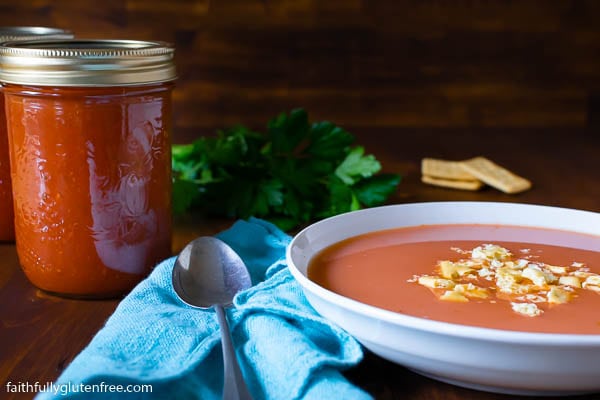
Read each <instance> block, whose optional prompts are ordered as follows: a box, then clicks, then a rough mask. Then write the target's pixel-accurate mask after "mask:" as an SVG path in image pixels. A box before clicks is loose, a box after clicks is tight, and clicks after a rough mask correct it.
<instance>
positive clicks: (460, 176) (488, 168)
mask: <svg viewBox="0 0 600 400" xmlns="http://www.w3.org/2000/svg"><path fill="white" fill-rule="evenodd" d="M421 173H422V177H421V180H422V181H423V182H424V183H427V184H430V185H435V186H442V187H447V188H452V189H462V190H479V189H481V188H482V187H483V186H484V185H485V184H487V185H489V186H492V187H494V188H496V189H498V190H501V191H503V192H504V193H510V194H514V193H520V192H523V191H525V190H527V189H529V188H531V182H530V181H528V180H527V179H525V178H523V177H520V176H518V175H516V174H514V173H512V172H511V171H509V170H508V169H506V168H503V167H501V166H499V165H498V164H496V163H494V162H493V161H490V160H488V159H487V158H485V157H475V158H471V159H469V160H464V161H447V160H439V159H435V158H424V159H423V160H422V162H421Z"/></svg>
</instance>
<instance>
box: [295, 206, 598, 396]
mask: <svg viewBox="0 0 600 400" xmlns="http://www.w3.org/2000/svg"><path fill="white" fill-rule="evenodd" d="M286 257H287V261H288V265H289V268H290V271H291V273H292V274H293V276H294V277H295V278H296V280H297V281H298V282H299V284H300V285H301V287H302V289H303V291H304V294H305V295H306V297H307V299H308V301H309V302H310V303H311V305H312V306H313V307H314V308H315V309H316V310H317V312H319V313H320V314H322V315H323V316H324V317H326V318H328V319H330V320H332V321H334V322H335V323H337V324H338V325H339V326H340V327H342V328H343V329H345V330H347V331H348V332H349V333H350V334H352V335H353V336H354V337H355V338H356V339H357V340H359V341H360V342H361V343H362V344H363V345H364V346H365V347H366V348H367V349H369V350H370V351H372V352H373V353H375V354H377V355H379V356H381V357H383V358H385V359H387V360H390V361H392V362H395V363H398V364H401V365H404V366H406V367H407V368H410V369H412V370H414V371H415V372H417V373H420V374H422V375H425V376H429V377H431V378H434V379H437V380H441V381H444V382H448V383H451V384H456V385H459V386H463V387H468V388H472V389H478V390H485V391H491V392H498V393H506V394H521V395H564V394H580V393H581V394H582V393H591V392H597V391H600V380H599V379H598V378H599V377H600V214H599V213H594V212H589V211H582V210H573V209H565V208H557V207H547V206H539V205H526V204H514V203H493V202H432V203H415V204H403V205H393V206H385V207H376V208H371V209H366V210H360V211H354V212H350V213H346V214H342V215H338V216H335V217H332V218H328V219H325V220H322V221H320V222H317V223H315V224H313V225H311V226H309V227H307V228H306V229H304V230H302V231H301V232H300V233H298V234H297V235H296V236H295V237H294V238H293V240H292V242H291V243H290V245H289V247H288V249H287V254H286Z"/></svg>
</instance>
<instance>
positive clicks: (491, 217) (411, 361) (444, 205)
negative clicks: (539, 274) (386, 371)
mask: <svg viewBox="0 0 600 400" xmlns="http://www.w3.org/2000/svg"><path fill="white" fill-rule="evenodd" d="M456 223H466V224H469V223H477V224H503V225H520V226H534V227H542V228H552V229H562V230H569V231H575V232H581V233H587V234H594V235H600V214H599V213H593V212H588V211H580V210H572V209H565V208H556V207H546V206H536V205H525V204H514V203H492V202H438V203H416V204H404V205H394V206H385V207H376V208H371V209H365V210H360V211H355V212H350V213H346V214H342V215H338V216H335V217H331V218H328V219H325V220H322V221H320V222H317V223H315V224H313V225H311V226H309V227H308V228H306V229H304V230H303V231H301V232H300V233H299V234H297V235H296V236H295V237H294V239H293V240H292V242H291V243H290V245H289V247H288V249H287V254H286V257H287V262H288V265H289V268H290V271H291V273H292V274H293V276H294V277H295V278H296V280H297V281H298V282H299V283H300V285H301V286H302V289H303V291H304V294H305V295H306V297H307V299H308V301H309V302H310V304H311V305H312V306H313V307H314V308H315V310H317V312H319V313H320V314H321V315H323V316H324V317H326V318H328V319H330V320H331V321H334V322H335V323H336V324H338V325H339V326H340V327H342V328H343V329H345V330H346V331H348V332H349V333H350V334H351V335H353V336H354V337H355V338H356V339H357V340H358V341H360V342H361V343H362V344H363V345H364V346H365V347H366V348H367V349H369V350H371V351H372V352H373V353H375V354H377V355H379V356H381V357H383V358H385V359H387V360H390V361H393V362H395V363H398V364H401V365H404V366H406V367H408V368H410V369H412V370H414V371H416V372H418V373H420V374H422V375H425V376H428V377H431V378H434V379H437V380H440V381H444V382H447V383H452V384H455V385H459V386H463V387H468V388H472V389H478V390H485V391H491V392H498V393H506V394H521V395H566V394H581V393H590V392H597V391H600V335H577V334H551V333H533V332H531V333H530V332H517V331H508V330H499V329H487V328H479V327H474V326H466V325H458V324H450V323H445V322H439V321H432V320H427V319H422V318H417V317H412V316H408V315H404V314H400V313H396V312H392V311H387V310H383V309H380V308H377V307H373V306H369V305H367V304H364V303H361V302H358V301H355V300H352V299H349V298H347V297H344V296H341V295H339V294H336V293H334V292H331V291H329V290H327V289H325V288H323V287H321V286H319V285H317V284H316V283H314V282H313V281H311V280H309V279H308V277H307V267H308V263H309V260H310V259H311V258H312V257H313V256H314V255H315V254H316V253H317V252H319V251H320V250H322V249H323V248H325V247H327V246H329V245H331V244H334V243H336V242H339V241H340V240H343V239H346V238H348V237H352V236H356V235H359V234H363V233H367V232H372V231H377V230H381V229H388V228H396V227H406V226H415V225H423V224H426V225H427V224H456ZM599 313H600V310H599Z"/></svg>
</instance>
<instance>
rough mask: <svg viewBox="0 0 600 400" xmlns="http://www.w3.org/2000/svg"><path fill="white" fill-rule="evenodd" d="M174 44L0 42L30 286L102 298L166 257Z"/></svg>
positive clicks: (21, 248)
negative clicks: (172, 45) (1, 43)
mask: <svg viewBox="0 0 600 400" xmlns="http://www.w3.org/2000/svg"><path fill="white" fill-rule="evenodd" d="M173 53H174V49H173V48H172V47H171V46H170V45H168V44H166V43H162V42H141V41H125V40H63V41H58V40H48V41H35V42H33V41H31V42H9V43H6V44H4V45H3V46H1V47H0V81H1V82H2V85H3V90H4V94H5V102H6V118H7V128H8V138H9V150H10V161H11V171H12V174H11V176H12V184H13V196H14V206H15V207H14V208H15V233H16V247H17V253H18V256H19V261H20V264H21V266H22V268H23V271H24V272H25V275H26V276H27V277H28V278H29V280H30V281H31V282H32V283H33V284H34V285H35V286H37V287H38V288H40V289H43V290H45V291H48V292H52V293H57V294H63V295H69V296H76V297H110V296H114V295H118V294H121V293H124V292H126V291H128V290H129V289H131V288H132V287H133V286H134V285H135V284H136V283H137V282H138V281H140V280H141V279H142V278H143V277H144V276H146V275H147V274H148V273H149V271H150V270H151V269H152V268H153V266H154V265H155V264H156V263H157V262H158V261H160V260H162V259H164V258H166V257H168V256H170V255H171V151H170V149H171V147H170V146H171V143H170V134H171V129H172V121H171V119H172V112H171V108H172V102H171V92H172V89H173V81H174V80H175V67H174V62H173Z"/></svg>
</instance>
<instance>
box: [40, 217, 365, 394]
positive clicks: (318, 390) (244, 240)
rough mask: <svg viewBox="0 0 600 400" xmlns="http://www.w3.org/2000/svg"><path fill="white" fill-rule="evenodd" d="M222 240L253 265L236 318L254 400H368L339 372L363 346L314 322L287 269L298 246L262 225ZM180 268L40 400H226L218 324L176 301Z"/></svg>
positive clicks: (120, 315)
mask: <svg viewBox="0 0 600 400" xmlns="http://www.w3.org/2000/svg"><path fill="white" fill-rule="evenodd" d="M217 236H218V237H219V238H220V239H221V240H223V241H225V242H226V243H227V244H229V245H230V246H231V247H232V248H233V249H234V250H235V251H236V252H238V254H239V255H240V256H241V257H242V259H243V260H244V261H245V262H246V264H247V266H248V269H249V270H250V272H251V276H252V282H253V284H254V286H253V287H251V288H250V289H248V290H246V291H244V292H241V293H239V294H238V296H237V297H236V299H235V300H234V303H235V308H231V309H229V310H228V317H229V321H230V323H231V331H232V338H233V342H234V344H235V347H236V352H237V355H238V359H239V361H240V364H241V368H242V371H243V372H244V376H245V377H246V380H247V382H248V386H249V389H250V392H251V393H252V395H253V397H254V399H255V400H261V399H285V400H289V399H315V400H317V399H318V400H321V399H361V400H362V399H370V398H371V397H370V396H369V395H368V394H367V393H365V392H364V391H362V390H361V389H359V388H357V387H355V386H354V385H352V384H351V383H350V382H348V381H347V380H346V379H345V378H344V377H343V375H342V374H341V372H340V371H342V370H344V369H346V368H349V367H351V366H353V365H356V364H357V363H358V362H360V360H361V359H362V355H363V354H362V349H361V347H360V345H359V344H358V343H357V342H356V340H355V339H354V338H352V337H351V336H350V335H349V334H348V333H346V332H345V331H343V330H342V329H340V328H339V327H337V326H336V325H334V324H332V323H330V322H328V321H327V320H326V319H324V318H322V317H321V316H319V315H318V314H317V313H316V312H315V310H314V309H313V308H312V307H311V306H310V305H309V304H308V302H307V300H306V298H305V297H304V295H303V294H302V291H301V288H300V286H299V285H298V283H297V282H296V281H295V280H294V278H293V277H292V275H291V274H290V272H289V270H288V268H287V266H286V263H285V249H286V246H287V245H288V244H289V242H290V237H289V236H287V235H286V234H284V233H283V232H281V231H280V230H279V229H278V228H276V227H275V226H274V225H272V224H270V223H268V222H265V221H262V220H259V219H250V220H249V221H237V222H236V223H235V224H234V225H233V226H232V227H231V228H230V229H228V230H226V231H224V232H222V233H220V234H219V235H217ZM174 262H175V259H174V258H170V259H168V260H165V261H163V262H162V263H161V264H159V265H158V266H157V267H156V268H155V269H154V271H153V272H152V274H150V276H149V277H148V278H146V279H145V280H144V281H142V282H141V283H140V284H139V285H138V286H137V287H136V288H135V289H134V290H133V291H132V292H131V293H130V294H129V295H128V296H127V297H126V298H125V299H123V301H122V302H121V303H120V304H119V306H118V307H117V309H116V311H115V313H114V314H113V315H112V316H111V317H110V318H109V319H108V321H107V322H106V325H105V326H104V327H103V328H102V329H101V330H100V331H99V332H98V333H97V334H96V336H95V337H94V338H93V339H92V341H91V342H90V343H89V345H88V346H87V347H86V348H85V349H84V350H83V351H82V352H81V353H80V354H79V355H78V356H77V357H76V358H75V359H74V360H73V362H72V363H71V364H70V365H69V366H68V367H67V369H65V371H64V372H63V373H62V375H61V376H60V377H59V378H58V380H57V381H56V382H55V383H54V384H53V391H54V392H56V393H53V392H52V391H47V392H44V393H40V394H39V395H38V397H37V398H38V399H52V398H65V397H70V398H85V399H95V398H98V399H113V398H126V399H138V398H140V399H141V398H143V399H152V398H156V399H206V400H211V399H220V398H221V393H222V385H223V361H222V354H221V347H220V334H219V330H218V324H217V319H216V314H215V313H214V311H212V310H208V311H203V310H198V309H193V308H191V307H189V306H186V305H184V304H183V303H181V302H180V301H179V300H178V298H177V297H176V295H175V292H174V291H173V287H172V285H171V271H172V269H173V264H174ZM81 384H85V385H87V386H86V387H84V386H82V385H81ZM140 384H151V385H152V393H117V392H113V393H109V392H108V389H107V386H108V385H113V389H114V388H115V386H116V385H121V386H122V387H123V388H125V390H127V388H129V390H141V387H140V386H128V385H140ZM82 388H83V390H90V392H82V391H81V390H82ZM86 388H87V389H86ZM61 391H62V392H61ZM99 391H102V392H101V393H100V392H99ZM66 392H68V393H66Z"/></svg>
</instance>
